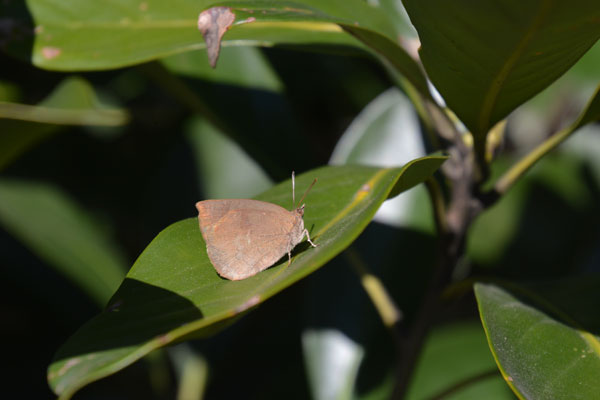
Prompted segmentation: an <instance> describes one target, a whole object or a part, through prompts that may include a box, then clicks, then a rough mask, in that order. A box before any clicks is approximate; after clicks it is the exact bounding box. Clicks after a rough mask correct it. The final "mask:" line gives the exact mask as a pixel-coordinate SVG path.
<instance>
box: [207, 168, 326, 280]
mask: <svg viewBox="0 0 600 400" xmlns="http://www.w3.org/2000/svg"><path fill="white" fill-rule="evenodd" d="M316 182H317V180H316V179H315V180H314V181H313V183H312V184H311V185H310V186H309V188H308V189H307V190H306V192H305V193H304V196H302V199H301V200H300V202H299V203H302V200H304V197H305V196H306V194H307V193H308V191H309V190H310V189H311V188H312V187H313V185H314V184H315V183H316ZM292 198H293V199H294V202H295V178H294V173H292ZM196 208H197V209H198V221H199V222H200V231H201V232H202V237H203V238H204V241H205V242H206V251H207V253H208V258H209V259H210V261H211V263H212V264H213V266H214V267H215V270H216V271H217V273H218V274H219V275H220V276H222V277H223V278H227V279H231V280H241V279H246V278H249V277H251V276H253V275H256V274H257V273H259V272H261V271H263V270H265V269H267V268H268V267H270V266H271V265H273V264H274V263H275V262H276V261H277V260H279V259H280V258H281V257H283V256H284V255H285V254H286V253H287V255H288V265H289V263H290V262H291V260H292V255H291V253H292V249H293V248H294V247H296V245H297V244H298V243H300V242H301V241H302V239H304V235H306V237H307V239H308V242H309V243H310V244H311V245H312V246H313V247H317V245H315V244H314V243H313V242H312V241H311V240H310V236H309V234H308V230H307V229H306V228H304V220H303V219H302V216H303V215H304V204H302V205H301V206H298V207H296V208H295V209H294V210H291V211H288V210H286V209H285V208H283V207H281V206H278V205H276V204H272V203H267V202H264V201H259V200H250V199H223V200H204V201H199V202H198V203H196Z"/></svg>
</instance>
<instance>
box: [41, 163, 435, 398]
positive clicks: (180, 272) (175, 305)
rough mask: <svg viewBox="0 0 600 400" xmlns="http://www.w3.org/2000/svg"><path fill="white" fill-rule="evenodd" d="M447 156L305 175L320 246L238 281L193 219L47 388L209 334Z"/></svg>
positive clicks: (65, 390) (279, 199)
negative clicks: (220, 267) (212, 258)
mask: <svg viewBox="0 0 600 400" xmlns="http://www.w3.org/2000/svg"><path fill="white" fill-rule="evenodd" d="M444 160H445V157H442V156H430V157H424V158H421V159H417V160H414V161H412V162H411V163H409V164H407V165H406V166H404V167H403V168H388V169H380V168H372V167H361V166H346V167H323V168H320V169H317V170H314V171H310V172H307V173H305V174H302V175H301V176H299V177H298V178H297V181H296V184H297V186H298V187H299V188H304V187H307V186H308V184H309V183H310V181H311V180H312V179H313V178H314V177H318V178H319V183H318V184H317V185H316V186H315V187H314V188H313V190H312V191H311V192H310V193H309V195H308V196H307V198H306V211H305V218H304V221H305V226H306V227H307V228H308V230H309V231H310V233H311V236H312V237H313V240H314V241H315V243H317V244H318V245H319V247H317V248H312V247H308V246H307V245H306V243H303V244H301V245H300V246H298V248H297V249H296V251H295V256H294V258H293V260H292V263H291V265H290V266H289V267H288V266H287V261H285V260H282V261H281V262H279V263H278V264H277V265H276V266H274V267H272V268H270V269H267V270H266V271H263V272H262V273H260V274H258V275H255V276H254V277H251V278H249V279H246V280H242V281H236V282H234V281H228V280H225V279H221V278H220V277H219V276H218V275H217V274H216V272H215V270H214V268H213V267H212V265H211V264H210V262H209V260H208V257H207V255H206V247H205V244H204V242H203V240H202V236H201V235H200V231H199V228H198V223H197V220H196V219H195V218H190V219H187V220H183V221H180V222H177V223H175V224H173V225H171V226H169V227H168V228H166V229H165V230H164V231H163V232H161V233H160V234H159V235H158V236H157V237H156V238H155V239H154V240H153V241H152V243H151V244H150V245H149V246H148V248H147V249H146V250H145V251H144V252H143V253H142V255H141V256H140V258H139V259H138V260H137V261H136V263H135V264H134V266H133V267H132V269H131V270H130V271H129V273H128V274H127V277H126V279H125V281H124V282H123V284H122V285H121V287H120V288H119V290H118V291H117V293H116V294H115V295H114V296H113V298H112V300H111V301H110V305H109V307H108V309H107V310H106V311H105V312H104V313H102V314H100V315H99V316H97V317H96V318H94V319H93V320H91V321H90V322H89V323H87V324H86V325H84V326H83V327H82V328H81V329H80V330H79V331H78V332H77V333H75V335H74V336H73V337H71V339H69V341H68V342H67V343H66V344H65V345H64V346H63V347H62V348H61V349H60V350H59V351H58V353H57V355H56V357H55V361H54V362H53V363H52V365H51V366H50V368H49V376H48V378H49V382H50V385H51V386H52V388H53V389H54V391H55V392H56V393H57V394H60V395H61V396H63V397H64V398H67V397H69V396H70V395H71V394H72V393H73V392H74V391H76V390H77V389H79V388H81V387H82V386H84V385H85V384H87V383H89V382H92V381H94V380H96V379H99V378H101V377H103V376H106V375H109V374H111V373H114V372H115V371H118V370H119V369H122V368H124V367H125V366H127V365H129V364H131V363H133V362H134V361H136V360H137V359H139V358H140V357H142V356H143V355H145V354H147V353H148V352H150V351H151V350H154V349H157V348H159V347H161V346H164V345H167V344H169V343H172V342H175V341H180V340H183V339H185V338H190V337H201V336H204V335H208V334H210V333H211V332H214V331H215V330H216V329H218V328H219V327H220V326H222V325H223V324H226V323H227V321H228V320H230V319H231V318H232V317H235V316H236V315H238V314H240V313H243V312H244V311H246V310H248V309H249V308H251V307H253V306H255V305H257V304H259V303H261V302H263V301H264V300H265V299H267V298H269V297H271V296H273V295H274V294H276V293H277V292H279V291H281V290H283V289H284V288H286V287H288V286H289V285H291V284H293V283H294V282H296V281H298V280H299V279H301V278H303V277H305V276H306V275H308V274H310V273H311V272H313V271H315V270H316V269H318V268H319V267H321V266H323V265H324V264H325V263H326V262H327V261H329V260H330V259H331V258H333V257H334V256H335V255H336V254H338V253H339V252H340V251H342V250H343V249H344V248H345V247H347V246H348V245H349V244H350V243H351V242H352V241H353V240H354V239H355V238H356V237H357V236H358V235H359V234H360V232H361V231H362V230H363V229H364V228H365V227H366V225H367V224H368V223H369V221H370V220H371V218H372V217H373V215H374V214H375V212H376V211H377V209H378V208H379V206H380V205H381V203H382V202H383V201H384V200H385V199H387V198H388V196H389V195H390V193H391V192H392V191H393V192H398V193H399V192H401V191H403V190H406V189H409V188H410V187H411V186H412V185H414V184H416V183H418V182H417V180H416V176H422V177H423V178H426V177H428V176H430V175H431V174H432V173H433V172H434V171H435V170H436V169H437V168H438V167H439V166H440V165H441V164H442V163H443V162H444ZM408 177H410V178H408ZM402 178H408V179H402ZM290 191H291V184H290V182H289V180H288V181H287V182H283V183H281V184H279V185H277V186H275V187H273V188H272V189H270V190H268V191H267V192H264V193H263V194H262V195H260V196H258V197H257V198H258V199H260V200H265V201H270V202H273V203H276V204H280V205H283V206H288V207H289V206H291V193H290Z"/></svg>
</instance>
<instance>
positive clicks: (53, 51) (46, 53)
mask: <svg viewBox="0 0 600 400" xmlns="http://www.w3.org/2000/svg"><path fill="white" fill-rule="evenodd" d="M60 53H62V50H61V49H59V48H58V47H52V46H46V47H43V48H42V57H44V58H45V59H46V60H51V59H53V58H56V57H58V56H59V55H60Z"/></svg>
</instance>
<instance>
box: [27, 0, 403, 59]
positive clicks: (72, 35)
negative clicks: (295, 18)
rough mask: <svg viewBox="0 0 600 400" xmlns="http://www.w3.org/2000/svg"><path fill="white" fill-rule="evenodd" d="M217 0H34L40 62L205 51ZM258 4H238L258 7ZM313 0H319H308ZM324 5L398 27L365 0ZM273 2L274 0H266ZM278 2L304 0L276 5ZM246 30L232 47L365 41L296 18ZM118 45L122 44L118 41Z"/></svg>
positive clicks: (235, 37)
mask: <svg viewBox="0 0 600 400" xmlns="http://www.w3.org/2000/svg"><path fill="white" fill-rule="evenodd" d="M215 3H216V2H215V1H214V0H174V1H170V2H168V3H165V2H164V1H160V0H143V1H139V0H122V1H119V2H118V4H114V5H112V6H111V5H107V4H105V3H99V2H95V1H90V2H75V3H72V4H68V5H67V4H65V3H64V2H61V1H60V0H30V1H28V6H29V10H30V13H31V16H32V19H33V20H34V23H35V26H36V30H35V40H34V46H33V63H34V64H35V65H37V66H40V67H42V68H47V69H57V70H93V69H107V68H118V67H122V66H126V65H132V64H137V63H141V62H145V61H148V60H152V59H157V58H162V57H164V56H167V55H170V54H175V53H179V52H184V51H189V50H199V49H204V42H203V41H202V36H201V34H200V32H199V31H198V29H197V19H198V15H199V14H200V12H201V11H202V10H204V9H206V8H209V7H211V6H212V5H214V4H215ZM255 3H257V2H253V1H247V2H241V1H240V2H237V3H236V5H237V6H251V5H252V4H255ZM304 3H311V2H304ZM312 3H317V4H316V6H317V7H319V6H322V7H323V8H324V9H326V10H327V9H332V8H333V9H338V10H339V11H340V12H342V13H343V16H344V17H346V18H351V17H353V16H355V15H358V16H362V17H367V18H371V19H373V20H374V21H373V25H375V26H377V25H379V26H382V27H386V28H387V31H388V32H390V34H391V35H393V34H392V32H394V27H393V25H392V24H391V23H390V22H389V21H385V15H381V14H380V15H377V13H376V11H374V9H373V7H369V6H367V5H366V3H364V2H362V1H360V0H352V1H350V3H352V4H348V5H347V6H346V4H344V6H341V5H338V4H337V2H335V1H331V0H330V1H327V2H322V4H318V3H321V2H317V1H312ZM261 4H263V5H266V4H267V3H266V2H261ZM268 4H270V5H271V6H273V7H276V6H280V5H282V4H285V5H286V6H287V7H288V8H293V7H290V5H293V6H298V5H299V6H300V7H303V4H298V3H283V2H277V3H268ZM239 31H241V32H242V34H241V35H237V34H235V33H232V34H231V35H230V39H227V40H226V43H225V45H263V46H271V45H273V44H276V43H288V44H290V43H295V44H311V45H318V44H335V45H356V44H357V43H358V42H357V41H356V40H354V39H352V38H351V37H349V36H348V35H346V34H345V33H344V32H343V31H342V30H341V29H340V28H339V27H336V26H333V27H332V26H331V25H318V24H313V25H310V24H307V25H304V26H303V25H300V24H288V25H287V26H271V27H269V28H266V29H265V28H264V27H258V26H253V27H251V28H249V29H247V28H241V29H239ZM117 43H118V45H116V44H117Z"/></svg>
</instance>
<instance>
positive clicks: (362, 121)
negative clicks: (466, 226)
mask: <svg viewBox="0 0 600 400" xmlns="http://www.w3.org/2000/svg"><path fill="white" fill-rule="evenodd" d="M342 50H343V49H342ZM342 50H340V51H339V53H329V54H328V53H325V52H308V51H297V49H293V50H290V49H286V48H279V47H275V48H265V49H259V48H253V47H240V48H233V47H227V48H224V49H223V52H222V54H221V58H220V60H219V66H218V68H217V69H215V70H211V69H210V68H209V67H208V63H207V61H206V55H205V53H204V52H203V51H191V52H186V53H181V54H177V55H173V56H169V57H166V58H163V59H161V60H158V61H154V62H149V63H146V64H141V65H138V66H133V67H127V68H122V69H116V70H111V71H96V72H81V73H78V74H76V75H74V74H70V73H62V72H51V71H45V70H41V69H38V68H36V67H34V66H32V65H31V64H30V63H29V62H27V61H24V60H21V59H19V58H15V57H13V55H12V54H14V53H11V55H9V54H7V53H0V65H1V75H0V168H1V175H0V249H1V251H0V264H1V265H2V268H1V273H2V282H3V290H2V294H1V296H2V298H1V299H0V304H1V309H2V314H1V316H2V320H3V321H4V324H3V329H2V332H1V333H0V335H1V336H2V341H3V343H5V350H4V354H5V357H4V359H5V360H6V361H8V363H7V364H9V368H8V370H7V372H6V373H5V374H4V376H3V381H4V382H6V384H5V385H4V388H3V394H4V395H6V397H7V398H13V397H14V398H17V397H18V398H51V397H53V395H52V394H51V391H50V389H48V387H47V383H46V368H47V366H48V365H49V363H50V361H51V359H52V356H53V353H54V352H55V351H56V349H57V348H58V347H59V346H60V345H61V344H62V343H63V342H64V341H65V340H66V338H68V337H69V336H70V335H71V334H72V333H73V332H74V331H75V330H76V329H77V328H78V327H79V326H80V325H81V324H82V323H83V322H85V321H87V320H89V319H90V318H91V317H93V316H94V315H95V314H97V313H98V312H99V310H101V309H102V308H103V307H104V306H105V305H106V301H107V299H108V298H109V297H110V296H111V295H112V293H114V291H115V290H116V288H117V287H118V285H119V283H120V282H121V280H122V278H123V277H124V275H125V273H126V271H127V269H128V268H129V267H130V266H131V265H132V264H133V262H134V261H135V259H136V258H137V256H138V255H139V254H140V253H141V252H142V250H143V249H144V248H145V247H146V246H147V244H148V243H149V242H150V241H151V240H152V239H153V238H154V237H155V236H156V235H157V234H158V233H159V232H160V231H161V230H162V229H164V228H165V227H166V226H168V225H169V224H171V223H173V222H175V221H178V220H181V219H184V218H188V217H193V216H194V215H195V209H194V204H195V202H196V201H198V200H201V199H205V198H227V197H252V196H254V195H256V194H258V193H260V192H262V191H263V190H265V189H267V188H268V187H270V186H271V185H272V184H273V183H274V182H279V181H281V180H284V179H287V178H289V175H290V172H291V171H292V170H295V171H296V173H300V172H303V171H306V170H309V169H312V168H316V167H318V166H321V165H325V164H328V163H332V164H342V163H348V162H352V163H366V164H371V165H383V166H389V165H401V164H403V163H405V162H407V161H409V160H411V159H414V158H416V157H419V156H421V155H425V154H427V153H428V152H429V151H430V150H431V148H430V143H429V142H428V141H427V140H425V139H424V138H423V136H422V134H421V129H420V126H419V120H418V118H417V117H416V113H415V111H414V110H413V108H412V106H411V104H410V102H409V101H408V100H407V99H406V97H405V96H404V94H402V93H401V92H400V91H399V90H398V89H396V86H395V84H394V82H393V81H392V80H391V79H390V78H389V76H388V74H387V73H386V71H385V70H384V69H383V68H382V67H381V66H380V64H378V63H377V62H375V61H374V60H373V59H371V58H369V57H366V56H365V55H364V54H360V53H359V54H357V53H356V52H353V53H352V54H346V53H345V52H344V51H342ZM599 67H600V45H598V44H596V45H595V47H593V48H592V49H591V50H590V51H589V52H588V53H587V54H586V55H585V56H584V57H583V58H582V59H581V60H580V61H579V62H578V63H577V64H576V66H575V67H574V68H573V69H571V70H570V71H569V72H568V73H567V74H566V75H564V76H563V77H562V78H561V79H559V80H558V81H557V82H555V83H554V84H553V85H552V86H551V87H549V88H548V89H547V90H545V91H544V92H542V93H541V94H539V95H538V96H536V97H535V98H534V99H532V100H531V101H529V102H528V103H526V104H525V105H524V106H522V107H520V108H519V109H518V110H517V111H515V112H514V113H513V114H511V116H510V118H509V120H508V131H507V137H506V141H505V143H504V144H503V149H502V153H501V155H500V157H499V158H498V160H497V161H496V162H495V163H494V164H493V174H494V175H495V176H497V175H499V174H500V173H501V172H502V171H503V170H505V169H506V168H507V166H509V165H510V164H511V163H512V162H514V161H515V160H516V159H517V158H518V157H519V156H521V155H522V154H524V153H525V152H526V151H527V150H528V149H531V148H532V147H533V146H535V145H536V144H538V143H540V142H541V141H542V140H544V139H545V138H546V137H547V135H548V134H549V133H551V132H554V131H556V130H557V128H559V127H561V126H564V125H566V124H567V123H569V122H570V121H572V120H573V119H574V118H575V117H576V115H577V114H578V110H580V109H581V108H582V106H583V104H584V103H585V101H586V100H587V98H589V96H590V94H591V93H592V91H593V90H594V88H595V86H596V84H597V78H598V75H597V71H598V68H599ZM26 105H27V106H33V105H38V106H43V110H42V109H37V111H35V112H34V113H35V115H36V116H35V119H36V120H35V121H34V120H32V118H30V117H24V115H26V113H27V112H31V111H30V110H28V109H27V108H26V107H25V108H24V106H26ZM29 115H31V114H29ZM215 121H226V123H227V125H228V126H227V134H224V133H223V130H222V129H221V127H219V126H217V125H215V123H214V122H215ZM599 130H600V127H599V126H598V125H597V124H596V125H591V126H588V127H586V128H585V129H584V130H582V131H581V132H578V133H577V134H576V135H575V136H574V137H573V138H571V139H569V141H568V142H567V143H566V144H565V145H564V146H561V147H560V148H559V149H558V150H557V151H555V152H554V153H553V154H552V155H551V156H549V157H546V158H545V159H543V160H542V161H541V162H540V163H539V164H538V165H536V166H535V168H534V169H533V170H532V171H531V172H530V173H529V174H528V175H527V176H526V177H525V178H524V179H523V180H522V181H520V182H519V183H518V184H517V186H515V188H514V190H512V191H511V192H509V193H508V194H507V195H506V196H505V197H504V198H503V199H502V200H501V201H500V202H499V203H498V204H497V205H495V206H494V207H493V208H492V209H490V210H489V211H488V212H486V213H485V214H483V215H482V216H481V217H480V218H479V219H478V220H477V221H476V223H475V225H474V226H473V229H472V231H471V232H470V235H469V239H468V250H467V255H466V257H465V258H464V259H463V260H462V261H461V265H460V268H459V270H457V274H458V275H460V276H468V275H471V276H479V277H485V276H489V275H494V276H501V277H505V278H507V279H509V278H510V279H515V278H516V279H519V280H531V279H549V278H560V277H563V276H566V275H571V274H576V273H580V272H596V273H597V272H600V270H599V269H600V220H599V219H600V217H599V215H600V190H599V189H600V158H599V157H598V154H600V132H599ZM388 203H389V204H388ZM434 246H435V238H434V229H433V221H432V217H431V207H430V204H429V202H428V200H427V197H426V192H425V190H424V188H423V187H422V185H421V186H420V187H416V188H414V189H412V190H411V191H409V192H407V193H405V194H403V195H402V196H400V197H398V198H397V199H394V200H392V201H389V202H386V204H385V205H384V207H382V209H381V211H380V212H379V213H378V215H377V216H376V218H375V220H374V221H373V222H372V223H371V224H370V226H369V227H368V228H367V230H366V231H365V232H364V233H363V234H362V235H361V237H360V238H359V239H358V240H357V241H356V242H355V244H354V245H353V246H352V250H351V251H350V252H347V253H343V254H341V255H340V256H338V257H337V258H335V259H334V260H333V261H332V262H330V263H329V265H328V266H327V267H326V268H323V269H322V270H319V271H317V272H316V273H314V274H312V275H310V276H309V277H307V278H306V279H304V280H303V281H301V282H299V283H298V284H296V285H294V286H293V287H291V288H290V289H289V290H286V291H284V292H283V293H281V294H279V295H278V296H276V297H275V298H273V299H271V300H269V301H268V302H266V303H265V304H264V305H262V306H261V307H260V308H259V310H258V311H256V312H253V313H250V314H248V315H247V316H245V317H244V318H242V319H241V320H239V321H237V322H236V323H235V324H234V325H232V326H231V327H229V328H227V329H226V330H225V331H223V332H222V333H221V334H220V335H218V336H215V337H211V338H208V339H205V340H202V341H194V342H190V343H187V344H181V345H178V346H175V347H173V348H169V349H167V350H165V351H160V352H157V353H153V354H152V355H150V356H148V357H146V358H144V359H143V360H142V361H141V362H138V363H137V364H135V365H134V366H133V367H132V368H128V369H125V370H123V371H121V372H119V373H117V374H115V375H113V376H111V377H109V378H107V379H104V380H101V381H99V382H96V383H93V384H91V385H90V386H88V387H86V388H84V389H83V390H82V391H81V392H80V393H78V394H77V396H76V398H81V399H94V398H104V397H110V398H131V399H134V398H139V399H142V398H143V399H169V398H174V397H175V396H179V398H181V399H184V398H186V399H187V398H198V397H194V396H195V394H197V393H201V392H203V391H204V392H205V395H206V397H207V398H211V399H212V398H224V399H225V398H260V399H268V398H273V399H277V398H299V399H303V398H308V397H310V396H312V397H313V398H316V399H325V398H333V397H330V396H331V393H354V395H355V396H356V397H358V398H364V399H376V398H382V396H383V397H385V394H386V393H387V391H388V390H389V388H390V385H391V383H390V380H391V377H392V368H393V362H394V360H393V356H394V355H393V354H392V352H390V350H389V349H390V348H392V347H393V346H392V343H391V338H390V337H389V334H388V332H387V331H386V330H385V328H384V326H383V325H382V324H381V322H380V320H379V317H378V315H377V313H376V312H375V309H374V308H373V306H372V305H371V303H370V301H369V299H368V297H367V296H366V294H365V293H364V292H363V290H362V288H361V286H360V282H359V279H358V277H357V276H356V274H354V273H353V271H352V267H351V265H352V264H354V263H361V262H362V263H366V264H368V265H369V267H370V268H371V269H372V270H373V271H374V273H375V274H376V275H377V276H379V277H380V278H381V279H382V280H383V281H384V282H385V285H386V287H387V288H388V290H389V291H390V293H391V294H392V296H393V298H394V299H395V301H396V302H397V304H399V305H400V307H401V309H402V311H403V312H404V316H405V318H407V319H408V320H410V319H411V318H412V317H413V316H414V313H415V311H416V309H417V306H418V304H419V301H420V300H421V298H420V296H421V294H422V293H423V288H424V286H425V285H426V281H427V279H428V276H429V272H430V268H431V265H432V263H433V254H432V253H433V252H432V251H431V249H432V248H434ZM381 249H388V251H385V252H384V251H381ZM332 288H335V290H332ZM446 300H447V301H446V303H445V304H444V312H443V315H444V320H443V321H440V324H439V326H437V327H436V328H435V329H434V330H433V332H432V334H431V335H430V336H429V338H428V340H427V342H426V345H425V350H424V353H423V355H422V358H421V359H420V362H419V365H418V368H417V371H416V373H415V377H414V381H413V383H412V385H411V388H410V390H409V393H408V398H410V399H424V398H432V396H434V395H435V394H437V393H440V392H442V391H443V390H444V389H445V388H446V387H448V386H451V385H452V384H453V383H455V382H457V381H460V380H461V379H466V378H468V377H472V376H474V375H478V374H484V375H483V376H484V378H485V379H481V380H479V381H477V382H475V383H473V384H471V385H467V386H466V387H465V388H462V389H461V390H458V391H457V392H456V393H454V394H452V395H449V397H448V398H451V399H480V398H483V397H485V398H488V399H510V398H514V395H513V394H512V392H510V390H509V388H508V387H507V386H506V385H505V384H504V382H503V380H502V378H501V376H500V374H499V372H498V371H497V369H496V367H495V363H494V360H493V358H492V355H491V354H490V352H489V348H488V346H487V343H486V340H485V335H484V332H483V331H482V330H481V327H480V325H479V323H478V322H477V319H478V316H477V309H476V305H475V302H474V298H473V295H472V294H471V293H470V292H466V291H464V290H455V291H451V292H449V293H448V298H447V299H446ZM340 357H341V358H343V359H344V360H346V361H347V362H345V363H342V364H343V365H339V366H337V367H336V360H339V359H340ZM190 368H191V369H190ZM336 368H338V369H336ZM185 371H187V373H188V374H189V373H190V372H189V371H194V373H193V376H195V377H204V379H189V378H188V379H186V372H185ZM332 371H334V372H332ZM327 373H329V374H333V375H332V376H333V377H332V378H331V379H323V377H326V376H327V375H326V374H327ZM485 374H487V375H485ZM198 396H199V395H198Z"/></svg>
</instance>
